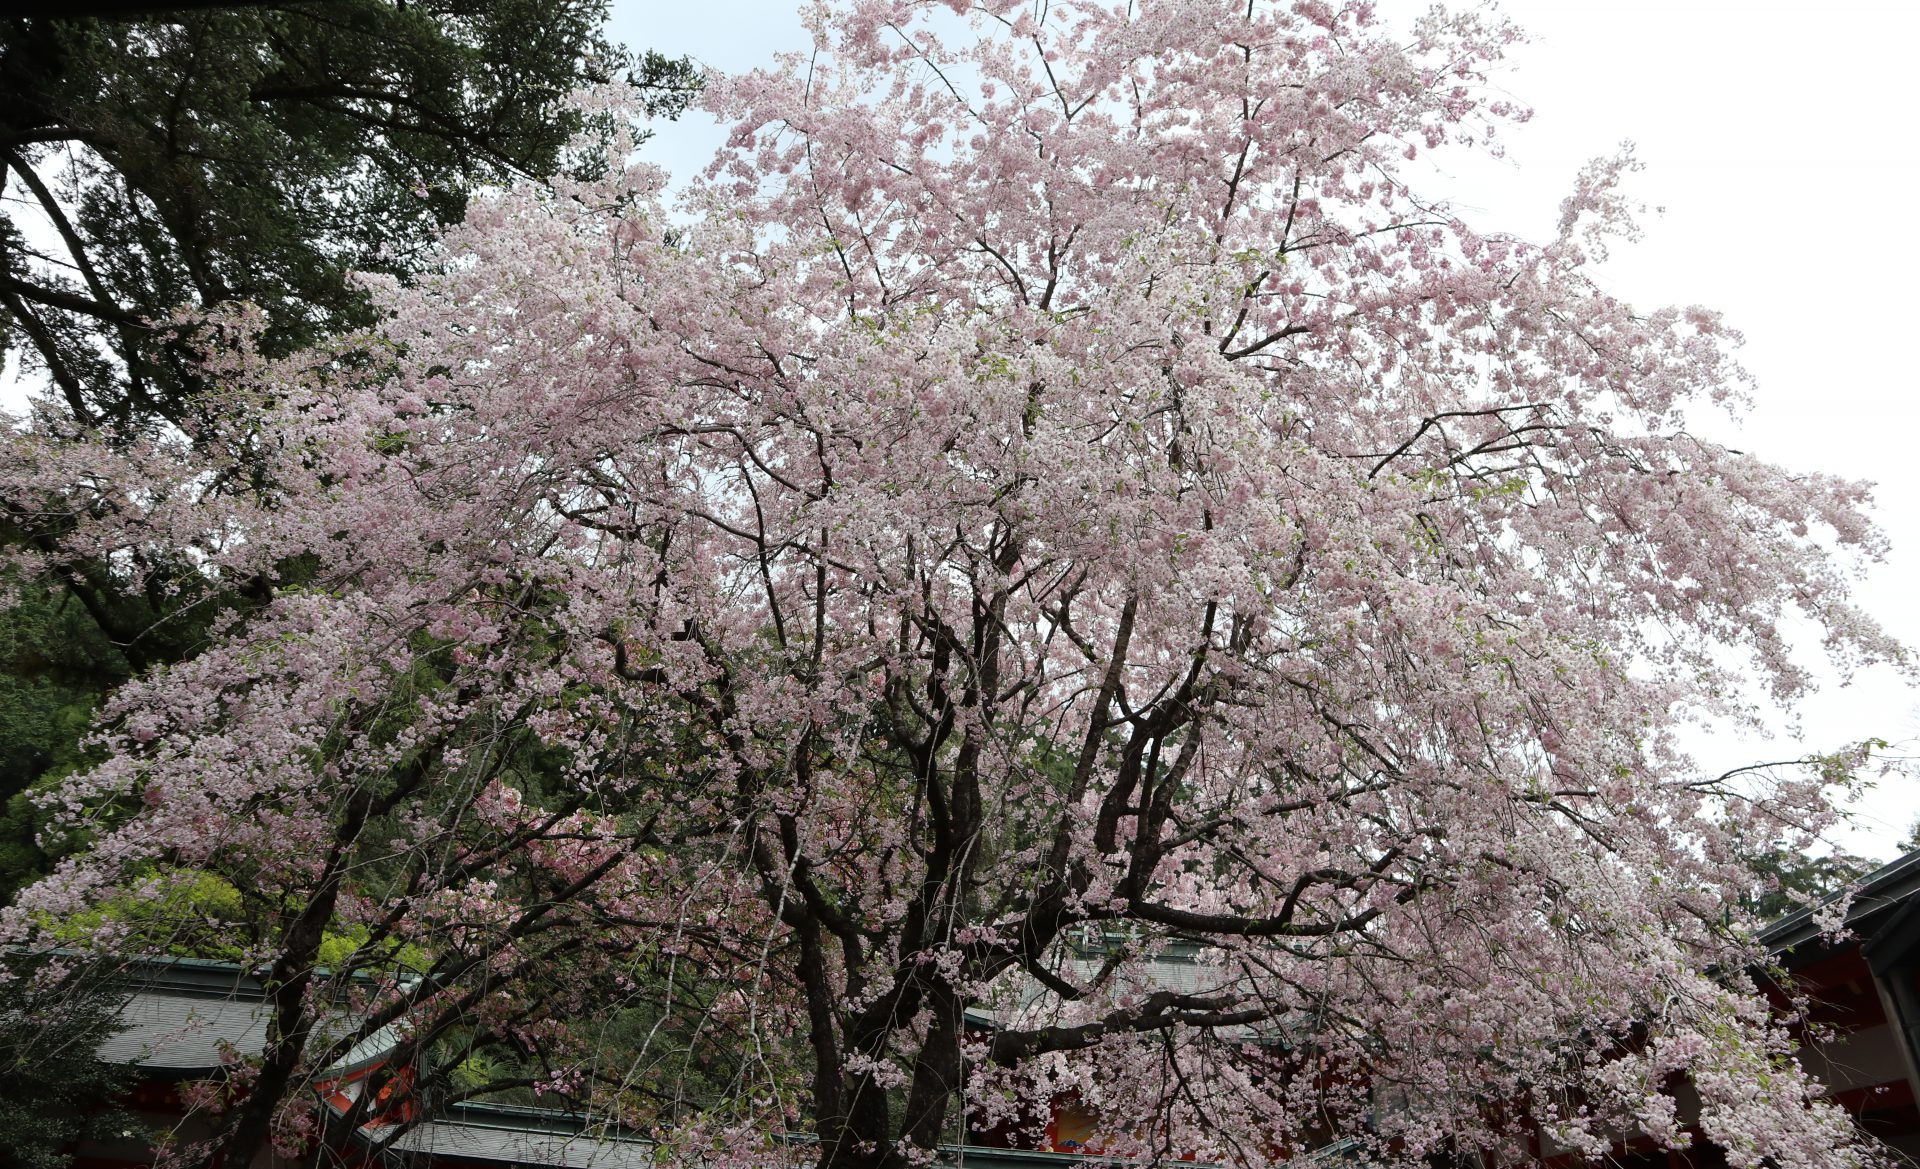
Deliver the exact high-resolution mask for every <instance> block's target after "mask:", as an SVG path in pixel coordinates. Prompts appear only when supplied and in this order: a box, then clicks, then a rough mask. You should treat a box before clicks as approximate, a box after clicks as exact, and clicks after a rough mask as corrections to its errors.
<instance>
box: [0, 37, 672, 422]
mask: <svg viewBox="0 0 1920 1169" xmlns="http://www.w3.org/2000/svg"><path fill="white" fill-rule="evenodd" d="M604 7H605V5H604V0H425V2H423V3H405V4H394V3H388V2H383V0H322V2H318V3H308V4H288V5H282V6H271V7H269V6H258V7H241V8H234V9H220V10H199V11H177V12H173V13H168V14H163V15H155V16H152V17H149V18H145V19H139V20H126V21H106V20H91V19H69V20H57V19H47V18H32V17H20V16H15V17H10V18H5V19H3V20H0V165H4V166H5V167H6V168H7V179H8V188H7V189H8V194H9V196H10V197H11V198H10V201H9V202H8V203H7V204H6V205H5V206H6V212H5V215H6V219H5V220H4V221H3V222H0V341H4V342H5V343H10V344H12V345H15V346H18V347H20V348H21V349H22V351H23V352H24V353H25V354H27V355H28V356H29V358H30V359H31V360H32V362H33V363H34V364H35V365H37V366H38V367H39V368H40V369H42V370H44V371H45V372H46V373H47V375H48V376H49V378H50V380H51V383H52V385H53V387H54V388H55V389H56V390H57V392H58V394H59V397H60V399H61V400H62V401H63V402H64V403H65V406H66V408H67V409H68V410H69V411H70V412H71V413H72V414H73V415H74V417H75V418H76V419H77V420H79V421H81V422H82V423H83V424H87V425H93V424H97V423H120V424H122V425H133V426H141V425H147V424H151V423H153V422H154V421H156V420H159V419H165V420H168V421H172V422H175V423H181V424H186V423H190V422H191V418H192V400H193V398H194V396H195V394H196V392H197V390H198V388H199V386H198V383H197V375H196V373H195V371H194V369H193V366H192V359H191V350H190V346H189V345H188V344H187V343H186V342H185V341H184V340H183V339H181V338H178V337H174V336H171V335H169V334H168V333H167V332H165V331H164V330H156V329H154V328H152V327H150V326H149V324H148V323H147V322H164V321H165V320H166V319H167V318H168V317H169V316H170V315H171V314H172V313H173V312H174V311H175V310H176V309H178V308H180V307H181V306H191V307H197V308H206V307H210V306H213V305H217V304H220V303H223V302H227V301H251V302H252V303H254V304H257V305H258V306H260V307H261V308H262V309H263V310H265V312H266V314H267V318H268V322H269V328H268V331H267V338H266V339H267V343H268V346H269V348H270V349H272V350H276V351H285V350H288V349H291V348H294V347H297V346H300V345H303V344H306V343H308V342H310V341H312V340H314V339H315V338H316V337H317V336H319V335H321V334H323V333H325V332H327V331H330V330H334V329H338V328H340V327H342V326H346V325H352V324H355V323H358V322H361V321H363V320H364V319H365V317H366V304H365V300H364V297H363V296H362V295H361V294H360V292H359V291H357V290H356V289H355V288H354V287H353V286H352V284H351V282H350V279H349V273H351V272H352V271H354V270H356V269H362V270H370V271H377V272H388V273H400V274H403V273H405V272H406V271H407V270H408V269H409V268H410V266H411V265H412V264H413V263H414V262H415V261H416V260H417V258H418V253H419V251H420V249H421V248H422V247H423V246H425V243H426V241H428V240H429V239H431V238H432V234H433V228H434V227H435V225H436V224H441V223H446V222H448V221H451V220H453V219H455V218H457V217H458V216H459V215H460V214H461V213H462V211H463V209H464V206H465V203H466V199H467V195H468V193H469V192H470V191H471V190H472V189H473V188H474V187H475V186H476V185H479V184H483V183H491V182H500V181H504V180H506V179H508V178H510V177H512V176H516V175H536V176H539V175H546V174H549V173H551V172H552V170H553V169H554V168H555V167H556V166H557V165H558V164H559V162H560V161H561V157H562V151H563V147H564V146H565V145H566V143H567V141H568V139H569V138H570V137H571V136H573V135H574V134H576V133H577V132H579V131H580V130H581V129H582V128H583V125H582V118H581V117H580V115H578V114H577V113H575V112H572V111H568V110H565V109H563V108H562V103H563V99H564V98H565V96H566V95H567V94H568V93H569V92H570V91H572V90H573V89H575V88H577V87H578V86H580V85H583V84H588V83H592V82H596V81H601V80H605V79H608V78H612V77H617V76H627V75H631V76H632V77H633V79H634V80H636V81H637V82H639V83H640V84H641V85H642V86H643V87H646V88H645V92H646V93H648V94H650V95H651V96H652V98H653V101H654V103H655V105H656V106H657V108H658V109H659V110H660V111H662V112H667V113H671V112H674V111H676V110H677V109H678V108H679V107H680V106H682V105H684V103H685V100H686V98H687V96H688V95H689V94H690V93H691V91H692V88H693V86H694V85H695V84H696V81H697V78H696V77H695V75H694V73H693V71H692V69H691V67H690V66H688V65H687V64H686V63H685V62H678V61H668V60H666V59H664V58H662V57H659V56H658V55H656V54H645V55H642V56H640V57H638V58H631V59H629V58H625V57H623V55H622V54H621V52H620V51H619V50H617V49H615V48H614V47H613V46H611V45H609V44H608V43H607V42H606V41H605V40H604V39H603V38H602V36H601V35H600V32H599V29H600V24H601V20H602V18H603V16H604Z"/></svg>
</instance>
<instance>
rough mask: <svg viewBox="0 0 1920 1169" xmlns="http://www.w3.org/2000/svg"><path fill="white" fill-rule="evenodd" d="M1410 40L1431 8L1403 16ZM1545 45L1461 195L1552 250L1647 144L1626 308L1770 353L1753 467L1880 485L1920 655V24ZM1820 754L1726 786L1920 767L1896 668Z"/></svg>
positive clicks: (1866, 678)
mask: <svg viewBox="0 0 1920 1169" xmlns="http://www.w3.org/2000/svg"><path fill="white" fill-rule="evenodd" d="M1381 7H1382V9H1383V11H1384V12H1385V13H1386V14H1387V15H1388V17H1389V19H1397V20H1400V21H1405V20H1407V19H1409V18H1410V17H1411V16H1412V15H1413V14H1414V13H1415V12H1416V11H1417V10H1418V9H1419V8H1421V7H1424V5H1423V4H1419V3H1415V2H1413V0H1384V2H1383V3H1382V5H1381ZM1497 7H1498V8H1500V9H1501V10H1502V11H1504V12H1506V13H1507V14H1508V15H1510V16H1512V17H1513V18H1515V19H1516V20H1517V21H1518V22H1519V23H1520V24H1521V26H1522V27H1524V28H1526V29H1527V30H1528V31H1529V33H1530V34H1531V35H1532V38H1533V39H1532V40H1531V42H1530V43H1528V44H1526V45H1524V46H1522V47H1521V48H1520V49H1518V50H1517V51H1516V52H1515V53H1514V54H1513V55H1512V58H1511V60H1510V61H1509V63H1508V65H1509V67H1508V69H1507V70H1506V72H1505V73H1504V75H1503V76H1502V78H1501V79H1500V83H1501V85H1502V86H1503V87H1504V88H1505V89H1507V90H1509V91H1510V92H1511V93H1512V94H1513V95H1514V96H1516V97H1517V98H1518V99H1520V100H1521V101H1522V102H1524V103H1526V104H1527V105H1530V106H1531V107H1533V109H1534V111H1535V116H1534V120H1533V121H1532V122H1531V123H1530V124H1529V125H1527V126H1525V127H1522V128H1520V129H1519V130H1518V131H1516V132H1515V134H1514V136H1513V137H1512V138H1511V139H1510V141H1509V144H1508V146H1509V161H1508V162H1507V163H1505V164H1498V165H1488V164H1478V163H1475V164H1470V165H1455V166H1450V167H1448V168H1447V171H1446V173H1445V174H1443V175H1442V176H1441V177H1440V179H1439V185H1440V186H1441V187H1442V188H1443V189H1442V190H1441V191H1440V192H1439V193H1440V194H1443V195H1445V196H1446V197H1449V198H1451V199H1452V200H1453V201H1454V203H1455V204H1456V206H1458V207H1461V208H1463V209H1467V210H1470V211H1473V212H1476V213H1478V214H1477V215H1476V219H1477V221H1478V222H1480V223H1481V224H1483V225H1487V226H1491V227H1494V228H1497V229H1502V230H1507V231H1513V232H1516V233H1519V234H1522V235H1526V236H1530V237H1533V238H1540V237H1542V236H1544V234H1545V233H1546V232H1547V231H1548V230H1549V229H1550V227H1551V225H1552V223H1553V221H1554V217H1555V216H1556V214H1557V210H1558V204H1559V201H1560V198H1561V196H1562V195H1563V194H1564V193H1565V191H1566V189H1567V187H1568V184H1569V183H1570V182H1571V180H1572V177H1573V174H1574V172H1575V171H1576V170H1577V169H1578V168H1579V167H1580V165H1581V164H1582V163H1584V162H1585V161H1586V160H1587V159H1589V158H1591V157H1593V156H1595V155H1598V154H1603V153H1608V152H1610V151H1611V150H1612V149H1613V148H1614V147H1615V146H1616V145H1617V144H1618V143H1619V142H1621V141H1622V140H1623V139H1631V140H1633V141H1634V142H1635V143H1636V144H1637V147H1638V153H1639V156H1640V158H1641V159H1642V160H1643V161H1644V162H1645V163H1646V169H1645V170H1644V171H1643V172H1642V173H1641V174H1640V175H1639V176H1638V177H1637V179H1636V181H1635V184H1634V186H1633V188H1632V191H1633V193H1634V194H1636V195H1637V196H1639V197H1640V198H1641V199H1642V200H1643V201H1644V202H1646V203H1647V204H1649V205H1651V206H1656V207H1660V208H1662V209H1663V210H1662V212H1661V213H1660V214H1658V215H1656V216H1651V217H1649V219H1648V221H1647V223H1646V225H1645V226H1646V234H1645V238H1644V239H1643V240H1641V241H1640V242H1638V243H1636V244H1631V245H1623V246H1621V247H1619V248H1617V249H1615V253H1614V257H1613V259H1612V260H1611V261H1610V262H1609V264H1608V266H1607V268H1606V279H1607V280H1608V281H1609V282H1610V283H1611V284H1612V286H1613V289H1614V291H1616V292H1618V293H1621V294H1623V295H1625V296H1626V297H1628V298H1629V299H1631V300H1633V301H1634V302H1635V303H1639V304H1643V305H1647V306H1649V307H1651V306H1653V305H1656V304H1663V303H1672V302H1697V303H1701V304H1706V305H1710V306H1713V307H1715V308H1719V309H1721V310H1723V311H1724V312H1725V313H1726V314H1727V315H1728V317H1729V319H1730V320H1731V321H1732V322H1733V323H1734V324H1735V325H1736V326H1737V327H1739V328H1741V329H1743V330H1744V331H1745V332H1746V334H1747V338H1748V343H1747V347H1746V350H1745V352H1744V355H1743V356H1744V360H1745V362H1746V364H1747V366H1748V367H1749V368H1750V369H1751V370H1752V371H1753V373H1754V374H1755V375H1756V376H1757V377H1758V379H1759V383H1760V385H1759V389H1758V393H1757V404H1756V408H1755V410H1754V412H1753V414H1752V415H1751V417H1749V418H1748V419H1747V420H1746V422H1745V424H1744V427H1743V429H1742V431H1741V432H1740V435H1739V437H1740V440H1741V445H1742V447H1743V449H1748V450H1752V451H1755V452H1757V453H1761V454H1764V455H1766V456H1768V457H1770V458H1772V459H1773V460H1775V461H1776V462H1780V463H1783V464H1785V465H1787V466H1789V467H1793V468H1802V469H1807V470H1821V471H1832V472H1838V473H1842V474H1846V475H1850V476H1853V477H1856V478H1864V479H1869V480H1872V481H1874V482H1876V483H1877V484H1878V485H1879V490H1878V499H1879V508H1878V518H1879V521H1880V523H1881V525H1882V527H1883V528H1884V529H1885V530H1886V531H1887V533H1888V534H1889V536H1890V537H1891V539H1892V542H1893V554H1892V556H1891V558H1890V559H1889V560H1888V562H1887V563H1886V564H1884V565H1883V566H1880V567H1879V568H1878V569H1876V570H1875V571H1874V572H1873V574H1872V575H1871V577H1870V578H1869V579H1868V580H1867V581H1866V583H1865V584H1864V586H1863V587H1862V590H1861V597H1862V599H1863V600H1864V602H1865V603H1866V605H1867V607H1868V608H1869V610H1870V611H1872V612H1874V613H1875V614H1876V615H1877V616H1879V618H1880V619H1881V620H1882V621H1884V622H1885V623H1886V624H1887V625H1888V626H1889V628H1891V629H1892V630H1893V632H1894V633H1895V634H1896V635H1898V636H1900V637H1901V638H1902V639H1903V640H1905V641H1906V642H1907V643H1908V644H1910V645H1915V646H1920V612H1916V610H1915V608H1914V606H1913V605H1912V604H1911V603H1910V599H1911V598H1912V597H1914V596H1915V595H1916V593H1920V456H1917V455H1916V453H1915V451H1914V449H1913V443H1914V431H1915V427H1916V424H1920V394H1916V392H1915V391H1916V390H1920V385H1916V381H1917V380H1920V379H1916V375H1915V372H1914V370H1915V365H1914V362H1913V359H1912V356H1911V355H1910V354H1909V352H1908V350H1907V349H1906V346H1907V345H1908V344H1910V343H1912V341H1913V339H1914V338H1915V336H1916V334H1917V333H1920V320H1916V317H1917V316H1920V314H1917V313H1916V310H1917V309H1920V296H1917V295H1916V292H1915V288H1916V275H1917V274H1920V263H1917V261H1920V234H1916V228H1915V222H1914V215H1913V208H1912V203H1913V199H1914V191H1915V180H1916V178H1920V139H1917V138H1916V137H1915V135H1914V134H1913V133H1912V128H1911V124H1910V122H1909V119H1908V117H1907V115H1908V114H1909V113H1910V111H1911V110H1912V109H1913V106H1914V102H1915V95H1914V88H1913V83H1912V81H1911V76H1912V74H1911V66H1912V58H1911V52H1912V46H1913V45H1914V44H1915V43H1916V41H1920V36H1916V34H1920V6H1914V5H1910V4H1894V3H1870V2H1866V0H1832V2H1830V3H1828V4H1826V5H1824V6H1822V7H1821V8H1819V9H1818V10H1817V11H1816V10H1814V9H1812V8H1810V7H1809V6H1807V5H1805V4H1800V3H1794V4H1787V3H1782V2H1778V0H1665V2H1661V3H1653V2H1648V0H1605V2H1601V0H1506V2H1505V3H1502V4H1499V5H1498V6H1497ZM796 12H797V8H796V5H795V4H794V3H792V2H791V0H704V2H703V3H698V4H687V3H680V2H675V3H662V2H660V0H615V4H614V16H613V33H614V36H615V37H616V38H617V39H619V40H622V41H624V42H626V43H627V44H628V45H631V46H634V47H651V48H655V49H658V50H660V51H662V52H665V53H668V54H672V55H679V54H688V55H691V56H692V57H694V58H695V59H696V60H697V61H699V62H700V63H702V64H703V65H705V66H707V67H709V68H712V69H717V70H721V71H739V70H744V69H748V68H752V67H754V66H757V65H762V64H765V63H768V62H769V61H770V60H771V57H772V55H773V54H774V53H775V52H777V51H780V50H782V49H792V48H802V47H804V46H805V44H806V40H805V35H804V33H803V32H802V31H801V28H800V23H799V19H798V17H797V15H796ZM722 136H723V135H722V132H721V131H720V129H719V128H718V127H717V126H715V125H714V124H713V123H712V122H711V121H710V120H708V119H705V118H702V117H700V116H699V115H693V116H691V117H689V118H688V119H687V120H685V121H683V122H682V123H680V124H677V125H673V126H669V127H666V128H665V129H663V130H662V131H661V133H660V134H659V136H658V138H657V139H656V140H655V141H654V142H653V143H650V144H649V146H648V148H647V153H648V155H649V156H650V157H651V158H652V159H653V160H654V161H656V162H659V163H661V164H662V165H664V166H666V167H667V168H668V169H669V170H671V171H672V172H673V173H674V174H675V175H677V176H678V175H685V174H688V173H690V172H691V171H693V170H695V169H697V168H698V167H699V166H701V165H702V164H703V163H704V162H705V161H706V159H707V158H708V157H709V156H710V154H711V152H712V150H713V149H714V148H715V147H716V146H717V145H718V144H719V142H720V140H721V138H722ZM1798 713H1799V716H1800V719H1801V721H1802V727H1803V731H1804V736H1803V737H1804V744H1805V745H1804V746H1800V745H1797V744H1796V743H1795V741H1794V740H1792V739H1791V738H1785V737H1782V738H1779V739H1776V740H1775V741H1772V742H1767V741H1750V740H1742V739H1739V738H1737V737H1735V736H1733V735H1730V734H1729V735H1721V736H1716V737H1713V738H1710V739H1708V740H1706V741H1704V742H1703V743H1702V744H1701V746H1700V747H1699V753H1700V755H1701V756H1702V761H1703V762H1704V763H1706V764H1708V765H1709V766H1713V767H1715V768H1724V767H1732V766H1737V765H1740V764H1742V763H1746V762H1750V761H1754V760H1756V759H1761V758H1781V757H1785V756H1788V755H1792V754H1797V753H1798V752H1800V751H1803V750H1806V749H1813V748H1821V749H1826V748H1832V747H1838V746H1840V745H1842V744H1844V743H1847V742H1857V741H1859V740H1861V739H1864V738H1866V737H1869V736H1877V737H1881V738H1886V739H1892V740H1896V741H1903V742H1904V743H1905V745H1906V747H1907V748H1908V751H1909V753H1912V754H1916V755H1920V693H1916V692H1915V691H1914V690H1913V689H1912V688H1911V687H1909V686H1908V685H1907V684H1906V683H1904V682H1903V681H1901V680H1900V679H1898V678H1897V677H1895V676H1893V674H1892V672H1891V671H1876V672H1873V673H1870V674H1866V675H1863V676H1861V677H1860V678H1858V679H1856V680H1855V682H1854V683H1853V684H1852V685H1851V686H1849V687H1845V688H1841V687H1837V686H1832V685H1829V686H1827V687H1826V688H1824V689H1823V692H1822V693H1821V694H1820V695H1818V696H1817V697H1816V698H1814V699H1813V700H1812V701H1810V702H1808V703H1806V704H1804V705H1803V706H1802V708H1801V709H1800V711H1799V712H1798ZM1858 815H1859V817H1860V822H1859V824H1858V826H1857V829H1856V830H1855V831H1854V832H1852V833H1851V834H1849V836H1848V837H1847V839H1846V840H1845V841H1844V842H1843V843H1844V844H1846V845H1847V846H1848V847H1850V848H1852V849H1853V850H1855V851H1859V852H1863V853H1866V854H1868V855H1877V856H1882V857H1885V856H1889V855H1891V853H1892V852H1893V850H1894V847H1895V843H1896V842H1897V841H1898V840H1899V839H1900V838H1901V837H1903V836H1904V835H1905V832H1906V830H1907V828H1908V826H1909V825H1910V824H1911V823H1912V822H1913V821H1914V820H1915V818H1916V817H1920V781H1903V780H1900V779H1892V780H1888V781H1886V782H1884V783H1883V784H1882V786H1881V787H1880V788H1879V789H1878V790H1877V791H1876V792H1874V793H1873V794H1872V796H1871V797H1870V798H1869V799H1867V800H1866V801H1863V803H1862V804H1861V806H1860V807H1859V808H1858Z"/></svg>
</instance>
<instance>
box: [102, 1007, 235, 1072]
mask: <svg viewBox="0 0 1920 1169" xmlns="http://www.w3.org/2000/svg"><path fill="white" fill-rule="evenodd" d="M120 1019H121V1021H122V1022H124V1023H126V1024H127V1029H126V1030H125V1031H122V1032H120V1033H119V1034H117V1035H115V1036H113V1037H112V1038H110V1039H108V1040H107V1041H106V1042H105V1043H103V1044H101V1046H100V1058H101V1059H103V1060H106V1061H107V1062H109V1063H137V1064H140V1065H141V1066H142V1067H146V1068H152V1069H154V1070H156V1071H163V1072H193V1071H200V1072H204V1071H212V1070H213V1069H215V1068H218V1067H220V1066H221V1062H222V1061H221V1058H220V1053H221V1050H222V1049H223V1048H225V1047H229V1046H230V1047H232V1048H234V1049H236V1050H237V1051H239V1052H240V1054H242V1055H258V1054H259V1052H260V1048H261V1046H262V1045H263V1044H264V1043H265V1042H266V1036H267V1004H266V1003H265V1002H262V1001H261V1000H259V999H235V998H206V997H201V996H197V995H184V994H172V993H168V992H166V991H158V990H141V991H137V992H135V993H134V994H133V995H132V996H131V997H130V998H129V999H128V1000H127V1005H126V1006H125V1007H123V1008H121V1011H120Z"/></svg>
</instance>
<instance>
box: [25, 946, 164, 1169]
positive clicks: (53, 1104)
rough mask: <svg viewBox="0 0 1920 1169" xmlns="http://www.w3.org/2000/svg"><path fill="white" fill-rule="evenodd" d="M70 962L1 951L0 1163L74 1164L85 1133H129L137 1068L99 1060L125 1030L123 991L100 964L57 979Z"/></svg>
mask: <svg viewBox="0 0 1920 1169" xmlns="http://www.w3.org/2000/svg"><path fill="white" fill-rule="evenodd" d="M58 961H60V959H58V958H56V957H50V956H48V955H35V956H32V957H27V956H22V955H0V1165H10V1166H18V1167H19V1169H64V1167H65V1166H67V1165H70V1164H72V1155H71V1151H70V1148H69V1146H70V1145H71V1144H72V1142H74V1141H77V1140H81V1139H83V1138H93V1139H101V1140H113V1139H116V1138H120V1139H124V1138H125V1137H126V1135H127V1134H130V1133H133V1134H137V1133H138V1132H139V1122H138V1121H137V1120H136V1119H135V1118H134V1117H133V1116H131V1115H130V1114H128V1113H127V1112H126V1111H125V1110H123V1109H122V1108H120V1107H119V1106H118V1100H119V1098H120V1096H121V1095H122V1094H123V1093H124V1092H126V1090H127V1089H128V1088H129V1087H130V1086H131V1083H132V1076H131V1069H128V1068H126V1067H118V1066H113V1065H109V1064H104V1063H101V1062H100V1061H99V1060H98V1059H96V1058H94V1053H95V1052H96V1051H98V1050H99V1047H100V1044H101V1043H102V1042H104V1041H105V1040H106V1039H108V1038H109V1037H111V1036H112V1035H113V1034H114V1033H115V1032H117V1031H119V1030H120V1029H121V1024H120V1023H119V1021H118V1020H119V1007H120V1001H121V995H120V993H119V992H118V991H117V990H116V988H115V986H114V984H113V983H112V981H111V980H110V979H108V978H106V977H105V976H104V975H102V974H101V973H100V972H98V971H95V970H87V969H83V970H80V971H76V972H71V973H68V974H67V975H66V977H64V978H54V977H52V976H51V975H52V973H53V971H52V970H51V969H50V968H51V967H52V965H53V964H54V963H56V962H58Z"/></svg>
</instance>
